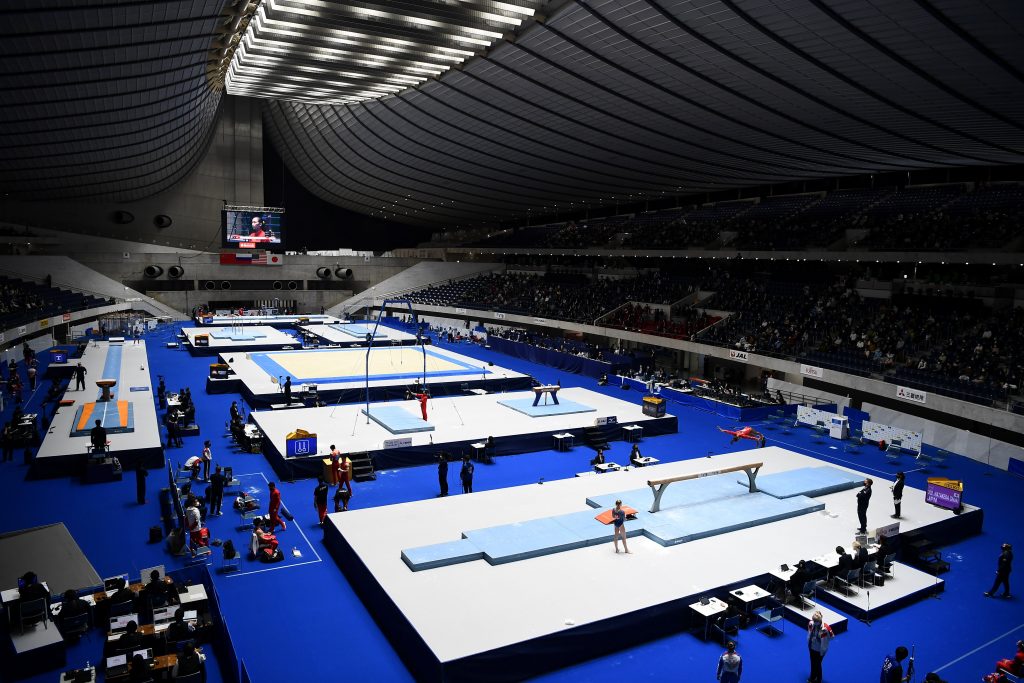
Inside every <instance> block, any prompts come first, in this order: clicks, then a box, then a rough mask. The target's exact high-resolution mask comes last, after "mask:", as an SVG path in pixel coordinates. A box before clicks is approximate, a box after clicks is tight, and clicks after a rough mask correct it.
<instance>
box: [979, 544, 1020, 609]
mask: <svg viewBox="0 0 1024 683" xmlns="http://www.w3.org/2000/svg"><path fill="white" fill-rule="evenodd" d="M1012 571H1013V546H1012V545H1010V544H1009V543H1004V544H1003V547H1002V552H1001V553H999V559H998V560H996V580H995V582H994V583H993V584H992V587H991V588H989V589H988V592H987V593H985V597H986V598H991V597H992V595H993V594H995V592H996V588H999V586H1000V585H1002V586H1003V597H1004V598H1012V597H1013V596H1012V595H1010V572H1012Z"/></svg>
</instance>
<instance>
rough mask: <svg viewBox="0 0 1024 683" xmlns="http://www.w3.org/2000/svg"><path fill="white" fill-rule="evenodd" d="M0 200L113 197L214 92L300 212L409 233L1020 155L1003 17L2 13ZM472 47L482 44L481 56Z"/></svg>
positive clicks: (684, 3)
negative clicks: (259, 110)
mask: <svg viewBox="0 0 1024 683" xmlns="http://www.w3.org/2000/svg"><path fill="white" fill-rule="evenodd" d="M0 16H2V17H3V19H4V25H3V27H0V34H2V35H3V38H4V39H3V40H2V41H0V55H2V56H3V58H4V64H5V68H4V70H3V74H2V75H0V87H3V90H4V93H5V97H4V99H3V102H2V103H0V108H2V112H3V113H2V114H0V140H2V147H0V160H2V164H0V186H2V188H3V191H4V192H9V193H15V194H17V195H19V196H26V197H34V198H49V197H56V198H61V197H83V196H100V195H102V196H112V197H117V198H122V199H131V198H138V197H141V196H145V195H147V194H153V193H155V192H157V191H159V190H160V189H163V188H165V187H167V186H169V185H170V184H172V183H174V182H177V180H179V179H180V178H181V177H182V176H183V175H184V174H186V173H187V172H188V170H189V169H190V168H191V167H192V166H193V165H194V163H195V162H196V161H197V159H198V156H199V155H200V154H201V153H202V151H203V150H204V149H205V146H206V144H207V141H208V137H209V132H210V130H211V129H212V123H213V121H214V119H215V116H216V110H217V105H218V103H219V100H220V97H221V93H222V90H223V87H224V83H225V82H226V83H227V88H228V92H231V93H235V92H237V93H239V94H244V95H249V96H255V97H262V98H265V99H266V104H265V117H264V124H265V131H264V134H265V135H266V136H267V137H269V138H270V139H271V140H272V142H273V144H274V145H275V147H276V148H277V150H278V152H279V153H280V154H281V155H282V157H283V158H284V160H285V163H286V164H287V165H288V167H289V169H290V170H291V172H292V173H293V174H294V175H295V176H296V177H297V178H298V179H299V180H300V181H301V182H302V183H303V184H304V185H305V186H306V188H307V189H309V190H310V191H312V192H314V193H315V194H317V195H318V196H320V197H322V198H323V199H326V200H328V201H330V202H333V203H335V204H337V205H340V206H343V207H346V208H348V209H352V210H355V211H358V212H361V213H365V214H369V215H374V216H378V217H384V218H388V219H394V220H398V221H402V222H407V223H413V224H419V225H426V226H438V227H440V226H457V225H470V224H481V223H488V222H495V221H499V220H502V221H503V220H511V219H517V218H523V219H525V218H526V217H527V216H529V215H531V214H532V215H539V214H547V213H550V212H551V211H564V210H565V209H567V208H580V207H582V206H584V205H600V204H608V203H612V202H616V201H623V200H625V201H630V200H633V201H636V200H638V199H642V198H644V197H654V198H658V197H662V196H667V195H674V194H679V193H684V194H688V193H695V192H702V191H714V190H722V189H727V188H739V187H749V186H754V185H761V184H766V183H777V182H786V181H791V180H801V179H812V178H821V177H828V176H843V175H852V174H861V173H870V172H875V171H894V170H896V171H898V170H902V169H905V170H911V169H919V168H930V167H937V166H963V165H996V164H1006V163H1022V162H1024V50H1021V49H1020V45H1021V44H1022V43H1024V35H1022V34H1024V3H1021V2H1019V0H885V1H884V2H881V1H879V2H870V1H869V0H569V1H567V2H566V1H563V0H559V1H558V2H554V3H541V2H529V1H528V0H510V1H508V2H494V1H491V0H466V1H459V0H387V1H386V2H385V1H384V0H377V1H376V2H365V1H362V0H359V1H357V0H350V1H348V2H345V3H340V2H329V1H327V0H262V2H256V1H255V0H252V1H248V2H247V1H245V0H241V1H238V2H231V1H228V0H170V1H168V2H159V3H157V2H149V1H147V0H18V1H17V2H15V1H14V0H8V1H7V2H6V3H4V8H3V10H0ZM487 43H489V44H490V46H488V45H487Z"/></svg>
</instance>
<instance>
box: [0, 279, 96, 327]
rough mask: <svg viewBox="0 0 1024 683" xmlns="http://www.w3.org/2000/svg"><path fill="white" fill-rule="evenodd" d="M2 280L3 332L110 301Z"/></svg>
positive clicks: (0, 313)
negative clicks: (27, 323)
mask: <svg viewBox="0 0 1024 683" xmlns="http://www.w3.org/2000/svg"><path fill="white" fill-rule="evenodd" d="M48 280H49V276H47V282H46V283H45V284H34V283H31V282H23V281H21V280H13V279H10V278H6V277H2V276H0V330H6V329H10V328H12V327H16V326H17V325H22V324H24V323H26V322H31V321H34V320H40V319H42V318H47V317H50V316H54V315H59V314H61V313H65V312H67V311H80V310H83V309H86V308H93V307H96V306H103V305H106V304H107V303H109V301H107V300H103V299H98V298H96V297H92V296H86V295H84V294H79V293H76V292H67V291H64V290H61V289H57V288H56V287H51V286H50V285H49V282H48Z"/></svg>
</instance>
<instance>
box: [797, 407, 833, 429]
mask: <svg viewBox="0 0 1024 683" xmlns="http://www.w3.org/2000/svg"><path fill="white" fill-rule="evenodd" d="M835 416H836V414H835V413H830V412H828V411H825V410H818V409H817V408H809V407H808V406H797V407H796V421H797V424H802V425H807V426H808V427H817V426H818V423H819V422H820V423H821V425H822V426H823V427H825V428H826V429H828V426H829V425H830V424H831V423H832V418H833V417H835Z"/></svg>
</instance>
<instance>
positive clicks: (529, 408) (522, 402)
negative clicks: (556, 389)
mask: <svg viewBox="0 0 1024 683" xmlns="http://www.w3.org/2000/svg"><path fill="white" fill-rule="evenodd" d="M498 405H501V406H505V407H506V408H511V409H512V410H515V411H516V412H520V413H522V414H523V415H529V416H530V417H546V416H548V415H570V414H572V413H594V412H597V409H596V408H591V407H590V406H588V405H583V404H582V403H576V402H575V401H569V400H566V399H559V400H558V405H555V404H554V403H552V402H551V400H550V399H548V404H547V405H544V399H543V398H542V399H541V402H540V403H538V404H537V405H533V397H532V396H531V397H529V398H506V399H502V400H500V401H498Z"/></svg>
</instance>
